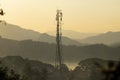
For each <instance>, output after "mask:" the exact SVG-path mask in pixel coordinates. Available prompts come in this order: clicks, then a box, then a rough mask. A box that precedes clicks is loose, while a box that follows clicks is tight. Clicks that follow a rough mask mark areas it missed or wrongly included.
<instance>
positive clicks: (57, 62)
mask: <svg viewBox="0 0 120 80" xmlns="http://www.w3.org/2000/svg"><path fill="white" fill-rule="evenodd" d="M62 17H63V13H62V10H57V14H56V21H57V29H56V59H55V67H56V68H57V69H58V70H60V72H62V64H63V59H62V31H61V29H62Z"/></svg>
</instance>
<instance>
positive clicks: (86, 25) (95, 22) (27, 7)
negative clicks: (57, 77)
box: [0, 0, 120, 33]
mask: <svg viewBox="0 0 120 80" xmlns="http://www.w3.org/2000/svg"><path fill="white" fill-rule="evenodd" d="M0 3H1V4H0V7H2V8H3V9H4V10H5V12H6V15H5V16H4V17H1V18H2V19H4V20H6V21H7V22H8V23H12V24H16V25H19V26H21V27H23V28H27V29H33V30H36V31H39V32H48V31H53V30H55V27H56V25H55V15H56V10H57V9H58V8H59V9H62V10H63V13H64V18H63V29H65V30H74V31H79V32H90V33H101V32H107V31H120V0H0Z"/></svg>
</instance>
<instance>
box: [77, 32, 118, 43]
mask: <svg viewBox="0 0 120 80" xmlns="http://www.w3.org/2000/svg"><path fill="white" fill-rule="evenodd" d="M79 41H80V42H81V43H88V44H105V45H112V44H115V43H120V32H107V33H103V34H100V35H98V36H93V37H89V38H86V39H82V40H79Z"/></svg>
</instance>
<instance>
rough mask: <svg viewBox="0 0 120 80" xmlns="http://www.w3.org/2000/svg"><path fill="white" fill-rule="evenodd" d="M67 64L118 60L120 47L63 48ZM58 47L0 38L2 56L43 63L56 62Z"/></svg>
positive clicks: (99, 45) (100, 45) (0, 53)
mask: <svg viewBox="0 0 120 80" xmlns="http://www.w3.org/2000/svg"><path fill="white" fill-rule="evenodd" d="M62 52H63V57H64V61H65V62H71V63H72V62H74V63H75V62H76V63H77V62H78V61H80V60H83V59H87V58H102V59H112V60H117V59H119V58H120V47H108V46H105V45H102V44H98V45H89V46H81V47H78V46H63V50H62ZM55 53H56V45H55V44H48V43H43V42H37V41H32V40H24V41H15V40H9V39H4V38H0V56H12V55H14V56H22V57H24V58H30V59H34V60H40V61H43V62H53V61H54V60H55Z"/></svg>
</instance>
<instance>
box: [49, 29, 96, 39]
mask: <svg viewBox="0 0 120 80" xmlns="http://www.w3.org/2000/svg"><path fill="white" fill-rule="evenodd" d="M47 33H48V34H49V35H52V36H55V35H56V34H55V31H49V32H47ZM62 33H63V35H64V36H66V37H69V38H71V39H74V40H79V39H84V38H88V37H91V36H95V35H98V34H96V33H82V32H77V31H72V30H62Z"/></svg>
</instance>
